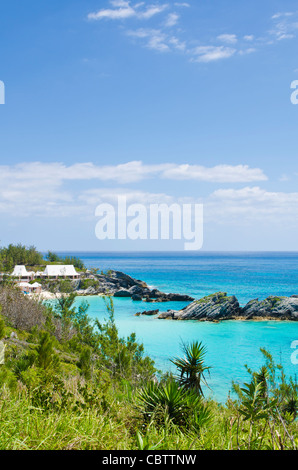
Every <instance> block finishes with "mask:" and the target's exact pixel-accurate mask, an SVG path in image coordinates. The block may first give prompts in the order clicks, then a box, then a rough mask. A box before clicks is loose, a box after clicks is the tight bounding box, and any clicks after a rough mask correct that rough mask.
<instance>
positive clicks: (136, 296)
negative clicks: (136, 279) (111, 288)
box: [131, 294, 143, 300]
mask: <svg viewBox="0 0 298 470" xmlns="http://www.w3.org/2000/svg"><path fill="white" fill-rule="evenodd" d="M131 298H132V300H143V298H142V296H141V295H139V294H133V295H132V297H131Z"/></svg>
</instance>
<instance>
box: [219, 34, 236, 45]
mask: <svg viewBox="0 0 298 470" xmlns="http://www.w3.org/2000/svg"><path fill="white" fill-rule="evenodd" d="M217 39H219V40H220V41H221V42H224V43H226V44H236V43H237V42H238V39H237V36H236V34H220V36H217Z"/></svg>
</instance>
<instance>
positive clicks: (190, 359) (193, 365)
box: [171, 341, 210, 396]
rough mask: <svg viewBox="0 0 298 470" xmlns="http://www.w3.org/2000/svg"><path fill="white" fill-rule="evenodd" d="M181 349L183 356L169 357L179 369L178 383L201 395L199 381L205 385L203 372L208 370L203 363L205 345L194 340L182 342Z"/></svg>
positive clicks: (205, 350)
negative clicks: (186, 342) (187, 342)
mask: <svg viewBox="0 0 298 470" xmlns="http://www.w3.org/2000/svg"><path fill="white" fill-rule="evenodd" d="M182 351H183V352H184V357H183V358H181V357H176V358H174V359H171V362H172V363H173V364H174V365H175V366H176V367H177V369H178V371H179V375H178V376H177V379H178V381H179V384H180V385H181V386H182V387H184V388H186V389H192V390H194V391H196V392H198V393H199V394H200V395H202V396H203V395H204V394H203V390H202V386H201V383H202V382H203V383H204V384H205V385H207V382H206V379H205V376H204V373H205V372H206V371H208V372H209V369H210V367H208V366H206V365H205V364H204V360H205V356H206V352H207V349H206V346H204V345H203V344H202V343H201V342H198V341H194V342H192V343H190V344H185V343H182ZM207 386H208V385H207Z"/></svg>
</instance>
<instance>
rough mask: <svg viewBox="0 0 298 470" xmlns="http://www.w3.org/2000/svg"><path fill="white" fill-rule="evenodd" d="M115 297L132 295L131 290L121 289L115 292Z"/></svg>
mask: <svg viewBox="0 0 298 470" xmlns="http://www.w3.org/2000/svg"><path fill="white" fill-rule="evenodd" d="M114 297H131V293H130V292H129V290H126V289H120V290H118V291H116V292H114Z"/></svg>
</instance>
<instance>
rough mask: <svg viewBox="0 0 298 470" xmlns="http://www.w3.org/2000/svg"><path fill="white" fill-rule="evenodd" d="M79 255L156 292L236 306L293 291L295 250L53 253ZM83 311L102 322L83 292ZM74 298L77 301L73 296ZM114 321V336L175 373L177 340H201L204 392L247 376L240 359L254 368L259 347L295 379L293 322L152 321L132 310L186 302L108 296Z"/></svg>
mask: <svg viewBox="0 0 298 470" xmlns="http://www.w3.org/2000/svg"><path fill="white" fill-rule="evenodd" d="M59 254H60V255H62V256H65V255H70V254H71V255H73V256H77V257H79V258H81V259H82V260H83V261H84V263H85V265H86V266H87V267H95V268H99V269H100V270H103V271H107V270H109V269H115V270H118V271H123V272H125V273H127V274H129V275H131V276H132V277H135V278H136V279H141V280H143V281H145V282H147V284H148V285H149V286H151V287H156V288H158V289H159V290H161V291H163V292H167V293H168V292H175V293H181V294H188V295H191V296H193V297H195V298H201V297H203V296H205V295H209V294H212V293H214V292H218V291H222V292H227V293H228V295H235V296H236V297H237V298H238V300H239V303H240V304H241V305H245V304H246V303H247V302H248V301H249V300H251V299H255V298H258V299H264V298H266V297H268V296H269V295H277V296H281V295H285V296H290V295H293V294H298V253H296V252H295V253H290V252H282V253H277V252H274V253H270V252H266V253H260V252H257V253H249V252H247V253H235V252H233V253H227V252H225V253H219V252H217V253H208V252H181V253H180V252H175V253H172V252H166V253H164V252H154V253H150V252H136V253H127V252H122V253H116V252H113V253H93V252H92V253H91V252H90V253H89V252H75V253H73V252H72V253H59ZM87 300H88V302H89V305H90V308H89V315H90V316H91V317H93V318H95V317H97V318H99V319H100V320H101V321H103V319H104V318H106V317H107V312H106V310H105V305H104V302H103V299H102V298H100V297H98V296H89V297H88V298H87ZM80 301H81V299H80V298H79V299H78V300H77V302H80ZM114 305H115V319H116V324H117V326H118V329H119V333H120V335H121V336H128V335H129V334H130V333H132V332H135V333H136V335H137V340H138V341H139V342H141V343H143V344H144V347H145V352H146V353H147V354H148V355H149V356H150V357H151V358H152V359H153V360H154V361H155V364H156V366H157V368H159V369H160V370H162V371H164V372H165V371H171V372H173V373H175V368H174V366H173V365H172V363H171V362H170V359H171V358H173V357H175V356H177V355H179V354H181V343H182V342H189V341H193V340H198V341H202V342H203V343H204V344H205V345H206V347H207V355H206V364H207V365H209V366H211V370H210V375H208V376H207V377H206V378H207V381H208V385H209V388H207V387H204V392H205V394H206V395H208V396H210V397H212V398H214V399H216V400H218V401H220V402H224V401H225V400H226V399H227V398H228V396H229V393H230V391H231V387H232V382H233V381H234V382H235V383H238V384H240V385H242V384H243V383H244V382H245V381H247V380H248V379H249V375H248V373H247V371H246V368H245V365H247V366H248V367H250V368H251V369H253V370H256V369H258V368H259V367H260V366H261V365H263V363H264V358H263V355H262V353H261V351H260V348H265V349H267V350H268V351H269V352H270V353H271V354H272V355H273V357H274V360H275V361H276V362H277V363H281V364H282V365H283V367H284V370H285V372H286V374H287V375H288V376H289V375H291V376H292V377H293V378H294V379H295V378H296V374H297V372H298V365H295V364H294V363H293V362H294V361H293V360H292V359H293V355H294V351H295V350H294V349H293V348H291V345H292V343H293V341H296V340H298V323H296V322H274V321H261V322H256V321H224V322H220V323H210V322H196V321H185V322H183V321H179V322H175V321H170V320H158V319H157V318H155V317H148V316H139V317H137V316H135V313H136V312H138V311H142V310H148V309H153V308H154V309H155V308H159V310H160V311H165V310H167V309H179V308H182V307H184V306H185V305H187V303H185V302H166V303H156V304H147V303H144V302H143V303H142V302H134V301H132V300H131V299H127V298H123V299H121V298H115V299H114Z"/></svg>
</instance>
